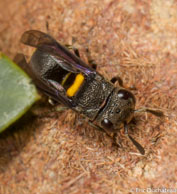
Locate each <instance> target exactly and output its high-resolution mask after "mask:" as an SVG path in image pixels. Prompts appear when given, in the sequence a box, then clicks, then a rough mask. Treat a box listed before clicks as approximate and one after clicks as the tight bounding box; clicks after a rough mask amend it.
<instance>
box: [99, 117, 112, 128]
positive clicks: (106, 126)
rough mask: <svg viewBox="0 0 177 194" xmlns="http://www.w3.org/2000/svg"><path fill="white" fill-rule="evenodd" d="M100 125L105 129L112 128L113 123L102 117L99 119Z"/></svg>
mask: <svg viewBox="0 0 177 194" xmlns="http://www.w3.org/2000/svg"><path fill="white" fill-rule="evenodd" d="M101 125H102V126H103V127H104V128H106V129H112V128H113V124H112V122H111V121H109V120H108V119H103V120H102V121H101Z"/></svg>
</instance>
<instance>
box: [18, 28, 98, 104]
mask: <svg viewBox="0 0 177 194" xmlns="http://www.w3.org/2000/svg"><path fill="white" fill-rule="evenodd" d="M21 42H22V43H24V44H26V45H29V46H32V47H36V48H37V49H38V50H40V51H41V52H44V53H47V54H48V55H49V56H50V58H52V59H53V60H54V61H55V62H56V64H57V65H58V66H60V67H61V68H63V69H65V70H67V71H68V72H73V73H78V72H82V73H83V74H84V75H85V76H86V77H88V78H91V77H92V75H93V76H94V75H95V73H96V72H95V70H94V69H92V68H91V67H90V66H88V65H87V64H85V63H84V62H83V61H82V60H81V59H80V58H79V57H77V56H75V55H74V54H73V53H71V52H70V51H69V50H68V49H67V48H65V47H64V46H62V45H60V44H59V43H58V42H57V41H56V40H55V39H54V38H52V37H51V36H49V35H47V34H45V33H43V32H40V31H37V30H30V31H26V32H24V34H23V35H22V37H21ZM28 67H29V68H30V70H31V73H30V75H31V77H32V78H33V80H34V82H35V83H36V85H37V87H38V88H39V89H40V90H41V91H42V92H44V93H45V94H47V95H48V96H50V97H51V98H53V99H54V100H55V101H59V102H62V103H63V104H64V105H66V106H68V107H70V108H72V107H74V106H75V104H74V102H73V101H72V99H70V98H68V97H67V96H66V91H65V90H64V88H63V86H62V85H61V84H60V83H58V82H56V81H54V80H52V79H43V78H42V77H40V75H38V72H37V71H36V70H34V69H32V68H31V67H30V66H28Z"/></svg>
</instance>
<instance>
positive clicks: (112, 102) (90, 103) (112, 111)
mask: <svg viewBox="0 0 177 194" xmlns="http://www.w3.org/2000/svg"><path fill="white" fill-rule="evenodd" d="M21 42H22V43H24V44H26V45H29V46H32V47H35V48H36V50H35V52H34V53H33V55H32V57H31V59H30V62H29V63H28V64H27V67H26V68H25V69H26V70H27V73H28V74H29V75H30V76H31V77H32V79H33V81H34V82H35V84H36V86H37V88H38V89H39V90H40V91H42V92H43V93H44V94H46V95H47V96H49V97H50V98H51V99H53V100H54V101H56V102H59V103H62V104H63V105H65V106H66V107H68V108H70V109H72V110H74V111H76V112H77V113H80V114H82V115H84V116H85V117H87V118H88V120H89V123H90V124H91V125H92V126H93V127H94V128H95V129H97V130H100V131H102V132H106V133H107V134H109V133H114V134H116V133H117V132H119V131H120V129H121V128H124V131H125V134H126V135H127V136H128V138H129V139H130V140H131V142H132V143H133V144H134V145H135V146H136V148H137V149H138V150H139V152H140V153H141V154H142V155H144V154H145V150H144V148H143V147H142V146H141V145H140V144H139V143H138V142H137V141H136V140H135V139H134V138H133V137H132V136H130V135H129V134H128V128H129V127H128V126H129V125H128V124H129V123H130V121H131V120H132V118H133V116H134V113H135V112H143V111H144V112H150V113H152V114H154V115H156V116H162V115H163V113H162V112H161V111H155V110H152V109H148V108H144V109H139V110H135V103H136V100H135V97H134V95H133V94H132V92H130V91H129V90H127V89H125V88H124V87H123V84H122V80H121V78H120V77H113V78H112V79H111V80H110V81H109V80H108V79H106V78H104V77H103V76H102V75H101V74H100V73H99V72H97V71H96V65H95V64H94V63H93V62H92V63H91V65H88V64H86V63H85V62H83V61H82V60H81V59H80V56H79V52H78V50H77V49H74V53H73V52H71V51H70V50H69V48H67V47H66V46H62V45H61V44H59V43H58V42H57V41H56V40H55V39H54V38H53V37H51V36H50V35H48V34H45V33H43V32H40V31H37V30H29V31H26V32H24V34H23V35H22V37H21ZM116 82H118V83H119V86H117V87H116V86H115V83H116Z"/></svg>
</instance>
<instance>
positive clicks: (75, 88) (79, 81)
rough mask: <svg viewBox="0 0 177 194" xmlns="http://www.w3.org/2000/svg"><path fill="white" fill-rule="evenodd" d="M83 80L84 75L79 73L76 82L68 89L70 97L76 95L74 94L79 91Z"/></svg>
mask: <svg viewBox="0 0 177 194" xmlns="http://www.w3.org/2000/svg"><path fill="white" fill-rule="evenodd" d="M83 81H84V76H83V75H82V74H81V73H79V74H78V75H77V76H76V78H75V80H74V83H73V84H72V85H71V86H70V87H69V88H68V89H67V91H66V93H67V95H68V96H69V97H72V96H74V94H75V93H76V92H77V91H78V89H79V88H80V86H81V84H82V83H83Z"/></svg>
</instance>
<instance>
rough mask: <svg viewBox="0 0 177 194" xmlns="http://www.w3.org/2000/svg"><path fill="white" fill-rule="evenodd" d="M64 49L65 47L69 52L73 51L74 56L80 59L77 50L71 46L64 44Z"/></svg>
mask: <svg viewBox="0 0 177 194" xmlns="http://www.w3.org/2000/svg"><path fill="white" fill-rule="evenodd" d="M65 47H67V48H68V49H70V50H73V51H74V54H75V55H76V56H77V57H79V58H80V54H79V50H78V49H77V48H75V47H74V46H72V45H69V44H65Z"/></svg>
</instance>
